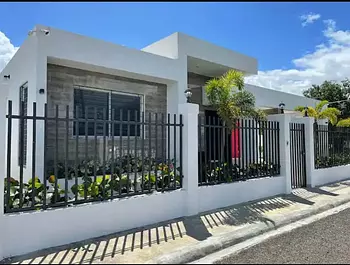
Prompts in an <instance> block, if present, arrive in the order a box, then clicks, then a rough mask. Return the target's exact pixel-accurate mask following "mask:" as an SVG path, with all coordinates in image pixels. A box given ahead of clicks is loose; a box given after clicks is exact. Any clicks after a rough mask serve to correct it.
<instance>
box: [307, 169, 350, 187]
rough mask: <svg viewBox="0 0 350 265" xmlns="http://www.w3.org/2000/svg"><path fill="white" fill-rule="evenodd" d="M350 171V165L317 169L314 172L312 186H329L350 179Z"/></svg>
mask: <svg viewBox="0 0 350 265" xmlns="http://www.w3.org/2000/svg"><path fill="white" fill-rule="evenodd" d="M349 171H350V165H345V166H337V167H330V168H322V169H315V170H313V171H312V183H311V186H312V187H315V186H320V185H324V184H329V183H332V182H337V181H341V180H346V179H350V174H349Z"/></svg>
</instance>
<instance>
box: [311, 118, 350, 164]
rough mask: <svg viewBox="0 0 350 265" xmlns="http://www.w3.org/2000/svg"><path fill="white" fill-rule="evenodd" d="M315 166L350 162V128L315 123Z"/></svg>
mask: <svg viewBox="0 0 350 265" xmlns="http://www.w3.org/2000/svg"><path fill="white" fill-rule="evenodd" d="M314 152H315V168H316V169H318V168H328V167H335V166H341V165H347V164H350V128H346V127H335V126H332V125H319V124H317V123H316V122H315V123H314Z"/></svg>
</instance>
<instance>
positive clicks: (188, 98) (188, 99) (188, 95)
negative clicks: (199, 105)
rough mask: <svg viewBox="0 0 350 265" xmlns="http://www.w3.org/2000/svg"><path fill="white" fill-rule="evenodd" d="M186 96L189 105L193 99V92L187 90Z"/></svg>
mask: <svg viewBox="0 0 350 265" xmlns="http://www.w3.org/2000/svg"><path fill="white" fill-rule="evenodd" d="M185 96H186V98H187V103H190V99H191V97H192V91H191V89H189V88H187V89H186V90H185Z"/></svg>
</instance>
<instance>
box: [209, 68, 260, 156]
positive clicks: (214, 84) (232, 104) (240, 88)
mask: <svg viewBox="0 0 350 265" xmlns="http://www.w3.org/2000/svg"><path fill="white" fill-rule="evenodd" d="M205 92H206V94H207V97H208V101H209V103H210V105H212V106H213V107H214V108H215V109H216V111H217V113H218V115H219V117H220V118H221V119H222V121H223V126H228V127H229V128H234V127H235V126H236V120H237V119H239V118H253V119H256V120H264V119H265V117H266V115H265V113H264V112H263V111H262V110H259V109H256V108H255V97H254V95H253V94H252V93H251V92H249V91H247V90H245V89H244V78H243V74H242V73H241V72H238V71H235V70H229V71H228V72H226V73H225V74H224V75H222V76H221V77H219V78H213V79H210V80H208V81H207V83H206V85H205ZM222 134H223V135H222V140H221V141H222V146H225V138H226V137H225V135H224V134H225V130H222ZM223 156H224V148H222V151H221V161H223Z"/></svg>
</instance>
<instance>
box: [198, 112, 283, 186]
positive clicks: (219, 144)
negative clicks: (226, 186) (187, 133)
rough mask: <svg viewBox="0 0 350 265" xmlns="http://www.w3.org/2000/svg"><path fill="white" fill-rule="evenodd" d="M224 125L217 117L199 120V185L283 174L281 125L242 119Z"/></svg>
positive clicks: (199, 118)
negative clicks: (281, 165)
mask: <svg viewBox="0 0 350 265" xmlns="http://www.w3.org/2000/svg"><path fill="white" fill-rule="evenodd" d="M234 124H235V126H234V127H233V128H230V127H228V126H225V125H224V124H223V122H222V121H221V120H220V118H218V117H210V116H206V117H204V116H201V115H199V117H198V134H199V135H198V141H199V143H198V144H199V168H198V172H199V176H198V182H199V185H200V186H201V185H215V184H220V183H229V182H234V181H240V180H246V179H252V178H259V177H267V176H275V175H279V174H280V148H279V123H278V122H274V121H255V120H246V119H240V120H237V121H235V123H234Z"/></svg>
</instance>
